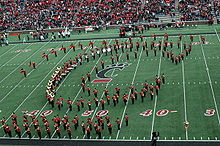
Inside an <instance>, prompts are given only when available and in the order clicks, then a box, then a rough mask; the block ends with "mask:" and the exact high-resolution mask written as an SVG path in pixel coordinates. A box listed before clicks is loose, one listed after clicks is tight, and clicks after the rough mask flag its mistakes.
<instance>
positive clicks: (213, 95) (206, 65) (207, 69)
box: [199, 36, 220, 124]
mask: <svg viewBox="0 0 220 146" xmlns="http://www.w3.org/2000/svg"><path fill="white" fill-rule="evenodd" d="M199 39H200V43H201V51H202V55H203V60H204V63H205V67H206V73H207V75H208V78H209V85H210V88H211V92H212V98H213V101H214V105H215V109H216V113H217V118H218V124H220V118H219V112H218V106H217V103H216V99H215V92H214V89H213V86H212V79H211V76H210V73H209V68H208V64H207V61H206V57H205V53H204V49H203V45H202V41H201V38H200V36H199Z"/></svg>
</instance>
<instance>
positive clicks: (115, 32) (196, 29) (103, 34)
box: [8, 25, 220, 43]
mask: <svg viewBox="0 0 220 146" xmlns="http://www.w3.org/2000/svg"><path fill="white" fill-rule="evenodd" d="M214 29H216V31H217V32H219V31H220V26H219V25H213V26H207V25H198V26H188V27H184V28H179V29H176V28H171V27H168V28H167V30H165V31H166V33H168V34H169V35H172V34H176V31H177V30H178V33H179V34H190V33H215V30H214ZM154 33H156V34H157V35H164V30H160V28H150V30H145V32H144V34H138V33H137V34H136V36H140V35H145V36H151V35H153V34H154ZM27 36H29V38H30V40H29V41H28V39H27ZM51 36H52V34H51V33H49V36H48V39H44V40H42V41H49V40H50V39H51V38H52V37H51ZM55 36H56V38H57V40H67V39H68V40H77V39H96V38H115V37H119V29H107V30H100V31H93V32H88V33H84V32H81V33H80V34H79V33H78V31H72V32H71V35H70V38H62V37H61V38H58V33H55ZM24 38H25V41H26V42H33V41H39V40H38V39H36V40H34V39H33V38H31V35H29V34H21V39H20V40H19V39H18V37H17V36H11V35H9V36H8V41H9V43H16V42H23V41H24Z"/></svg>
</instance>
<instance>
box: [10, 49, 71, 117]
mask: <svg viewBox="0 0 220 146" xmlns="http://www.w3.org/2000/svg"><path fill="white" fill-rule="evenodd" d="M70 52H71V50H70V51H69V52H68V53H66V55H64V56H63V57H62V58H61V59H60V61H59V62H58V63H57V64H56V65H55V66H54V67H53V68H52V69H51V70H50V71H49V72H48V74H47V75H46V76H45V77H44V78H43V79H42V80H41V81H40V82H39V83H38V85H37V86H36V87H35V88H34V89H33V90H32V91H31V93H29V94H28V96H27V97H26V98H25V99H24V100H23V101H22V103H21V104H20V105H19V106H18V107H17V108H16V109H15V110H14V112H16V111H17V110H18V109H19V108H20V107H21V106H22V105H23V104H24V103H25V101H26V100H27V99H28V98H29V97H30V96H31V95H32V94H33V93H34V91H35V90H36V89H37V88H38V87H39V86H40V84H41V83H42V82H43V81H44V80H45V79H46V78H47V77H48V76H49V75H50V74H51V72H52V71H54V69H55V68H56V67H57V65H59V63H60V62H62V61H63V59H64V58H65V57H66V56H67V55H68V54H69V53H70ZM10 117H11V115H10V116H9V117H8V118H7V120H6V121H8V120H9V119H10Z"/></svg>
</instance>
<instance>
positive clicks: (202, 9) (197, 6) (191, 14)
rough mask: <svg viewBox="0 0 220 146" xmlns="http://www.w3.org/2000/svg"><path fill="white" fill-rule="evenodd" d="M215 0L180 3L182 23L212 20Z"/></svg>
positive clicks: (183, 0)
mask: <svg viewBox="0 0 220 146" xmlns="http://www.w3.org/2000/svg"><path fill="white" fill-rule="evenodd" d="M212 1H213V0H182V1H180V2H179V6H178V8H179V12H180V14H181V18H180V20H181V21H194V20H211V19H213V15H212V13H211V12H212Z"/></svg>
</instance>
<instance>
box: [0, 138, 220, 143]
mask: <svg viewBox="0 0 220 146" xmlns="http://www.w3.org/2000/svg"><path fill="white" fill-rule="evenodd" d="M0 139H8V140H10V139H13V140H20V138H18V137H17V138H15V137H12V138H9V137H0ZM22 139H24V140H25V139H27V140H29V138H22ZM31 139H33V140H39V138H31ZM41 140H48V141H55V140H60V141H88V139H63V138H61V139H57V138H41ZM89 141H115V142H118V141H134V142H135V141H151V140H141V139H138V140H137V139H136V140H128V139H125V140H122V139H120V140H115V139H101V140H97V139H89ZM157 141H161V142H168V141H170V142H181V141H183V142H220V140H157Z"/></svg>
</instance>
